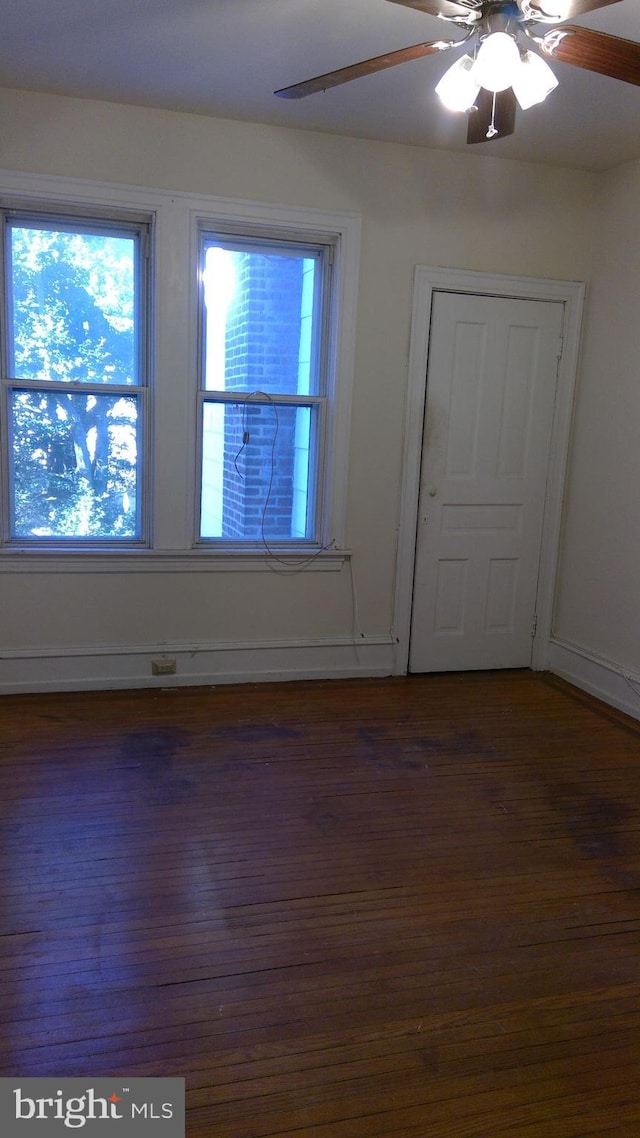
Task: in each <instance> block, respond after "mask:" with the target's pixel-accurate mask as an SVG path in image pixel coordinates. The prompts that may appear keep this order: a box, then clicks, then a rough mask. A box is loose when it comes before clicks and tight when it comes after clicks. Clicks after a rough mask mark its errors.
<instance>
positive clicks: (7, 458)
mask: <svg viewBox="0 0 640 1138" xmlns="http://www.w3.org/2000/svg"><path fill="white" fill-rule="evenodd" d="M2 220H3V225H2V242H3V258H2V261H3V304H2V313H3V316H2V409H1V416H0V418H1V421H2V431H3V444H4V445H3V448H2V449H3V456H4V457H3V478H2V483H3V502H2V519H3V522H2V525H3V534H2V537H3V540H4V543H5V544H6V545H9V546H12V545H13V546H20V547H25V548H33V547H38V548H60V547H63V548H79V547H81V548H92V547H96V546H103V547H104V546H118V547H123V546H125V547H126V546H136V545H142V544H144V543H145V541H146V540H147V534H146V527H147V519H146V517H145V511H144V509H143V501H144V499H145V487H144V485H143V481H144V462H143V456H144V450H145V435H146V419H147V406H146V402H147V395H148V393H147V351H146V344H147V329H146V320H145V312H146V308H147V305H146V291H147V285H146V278H145V271H144V265H145V264H146V258H145V255H144V254H145V243H146V239H147V224H146V223H144V222H141V221H139V220H133V219H131V218H129V219H126V218H125V219H124V220H122V219H114V218H112V217H110V218H101V217H91V216H88V215H87V214H86V212H85V213H79V214H77V215H71V214H64V213H61V214H57V213H53V212H51V211H49V212H44V211H39V210H33V211H30V210H20V209H5V210H4V211H3V214H2Z"/></svg>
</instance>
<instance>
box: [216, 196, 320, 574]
mask: <svg viewBox="0 0 640 1138" xmlns="http://www.w3.org/2000/svg"><path fill="white" fill-rule="evenodd" d="M211 246H214V247H220V248H226V249H229V250H231V251H234V252H236V251H243V252H250V253H251V252H261V251H265V250H269V251H271V252H273V253H276V254H277V253H278V252H282V253H284V254H286V252H287V251H291V252H293V251H295V253H297V254H300V255H304V253H305V252H307V253H309V255H310V256H313V257H314V258H315V259H316V260H317V263H318V264H319V266H320V269H321V271H320V273H319V274H318V277H317V278H316V280H315V281H314V301H313V304H314V314H315V312H316V309H317V308H318V309H319V313H318V319H317V322H316V323H315V327H314V342H313V347H312V358H313V372H314V375H315V377H316V383H315V390H312V391H311V392H310V393H309V394H291V393H286V392H278V391H274V390H273V389H272V388H269V390H267V391H264V392H263V391H260V390H259V389H258V390H254V391H249V390H247V391H245V392H243V391H241V390H232V389H231V390H225V389H224V388H211V387H207V386H206V378H207V377H206V362H205V350H206V327H205V325H206V305H205V295H204V294H205V288H204V274H203V263H204V254H205V251H206V249H207V247H211ZM335 251H336V238H335V237H329V236H327V235H324V236H323V237H322V238H319V237H318V235H317V234H313V235H312V237H311V238H310V236H309V234H308V233H307V232H306V231H304V232H300V231H292V230H290V229H285V230H282V229H279V228H275V227H274V228H270V229H269V228H265V227H264V226H259V227H255V228H253V229H251V228H247V227H242V226H235V227H230V226H221V225H219V224H218V225H215V226H213V225H212V224H211V223H210V222H209V221H207V220H205V219H202V218H201V219H200V220H199V222H198V260H197V266H196V267H197V274H198V395H197V425H196V440H197V442H196V498H195V507H196V510H195V519H194V545H195V547H196V548H201V549H210V550H212V551H216V552H218V553H229V552H231V553H235V552H257V553H263V554H264V553H265V552H267V553H275V554H277V555H278V556H279V555H280V554H287V553H294V554H295V553H305V554H307V555H315V554H317V553H319V552H321V551H322V550H323V549H324V548H326V547H327V546H328V544H329V542H330V541H331V537H330V536H329V523H328V519H327V517H326V511H325V502H326V498H327V494H326V483H327V479H328V477H329V476H330V472H329V470H328V465H329V464H328V462H327V438H328V434H329V431H330V421H331V415H332V408H331V403H330V394H329V386H330V351H329V332H330V324H331V312H332V309H331V304H332V285H333V271H332V270H333V264H334V259H335ZM331 386H332V388H333V389H334V390H335V383H333V384H332V385H331ZM207 404H213V405H218V406H224V405H231V406H234V407H238V408H242V407H246V406H248V405H249V404H251V405H259V406H270V407H273V408H275V409H276V414H277V408H287V407H300V408H304V407H308V408H310V409H312V422H313V427H312V431H311V434H312V436H313V437H312V445H311V448H310V449H311V450H312V451H313V452H314V461H313V463H311V462H310V465H309V482H310V486H311V489H310V493H309V501H308V503H307V509H308V510H309V504H311V505H312V523H311V525H309V523H308V526H307V528H308V530H310V534H309V536H305V537H304V538H303V537H293V536H292V537H289V538H276V537H272V536H271V535H269V533H268V531H267V532H266V533H265V532H264V530H263V532H262V535H261V538H225V537H206V536H203V535H202V532H201V509H202V495H203V434H204V408H205V406H206V405H207ZM263 520H264V515H263Z"/></svg>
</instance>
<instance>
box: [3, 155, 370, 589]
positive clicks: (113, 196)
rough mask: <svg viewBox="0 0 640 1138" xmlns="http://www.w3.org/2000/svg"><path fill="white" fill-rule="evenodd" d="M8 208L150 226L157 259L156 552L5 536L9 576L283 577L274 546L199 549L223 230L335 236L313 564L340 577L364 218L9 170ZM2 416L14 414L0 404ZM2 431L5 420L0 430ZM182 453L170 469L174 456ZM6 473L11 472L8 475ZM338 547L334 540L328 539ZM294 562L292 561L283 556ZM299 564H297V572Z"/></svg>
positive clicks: (150, 501)
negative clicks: (202, 378)
mask: <svg viewBox="0 0 640 1138" xmlns="http://www.w3.org/2000/svg"><path fill="white" fill-rule="evenodd" d="M0 206H2V207H3V208H4V207H7V208H14V207H16V208H18V209H20V210H32V209H34V210H40V211H43V212H45V213H48V212H58V213H61V214H64V215H68V214H72V215H73V216H77V217H78V218H82V217H88V218H93V217H95V216H96V215H98V216H99V217H100V218H101V219H107V218H109V217H113V218H114V219H115V220H121V219H126V218H129V219H131V220H140V221H144V222H146V223H148V224H149V227H150V236H149V245H148V248H147V254H148V256H150V258H151V262H150V265H148V268H147V271H148V282H149V298H148V300H149V313H148V328H147V340H148V353H149V354H148V367H149V396H150V398H151V399H152V402H151V407H150V413H149V416H148V421H147V424H146V427H147V437H146V440H145V445H146V452H147V454H146V458H147V463H148V477H147V516H148V545H146V546H144V547H143V546H135V547H131V546H130V547H127V548H125V547H123V546H122V545H120V546H119V547H117V548H115V547H114V546H113V545H109V546H108V547H105V548H99V547H96V546H95V545H93V546H91V547H90V548H89V547H87V546H86V545H85V546H84V547H80V546H75V547H74V548H73V549H72V550H70V549H68V548H61V547H59V546H58V547H43V546H40V545H39V546H37V547H26V546H25V545H18V544H16V545H11V546H8V545H6V544H2V542H1V541H0V574H2V573H13V572H16V571H19V572H21V573H25V572H26V573H45V574H47V573H72V574H86V573H90V574H93V573H97V574H101V573H108V572H122V573H138V572H141V573H148V572H152V573H156V572H158V573H185V572H186V573H196V574H197V573H211V572H223V573H226V572H237V571H242V572H272V570H273V566H272V564H271V562H270V560H269V558H268V557H267V556H266V555H265V552H264V550H238V551H236V552H234V551H232V550H219V549H211V548H203V547H201V546H198V545H196V544H195V542H194V533H195V528H194V526H195V521H194V519H195V518H196V507H195V497H196V494H195V485H196V471H197V468H196V465H195V464H196V412H195V402H196V398H197V391H198V359H197V356H198V329H197V320H198V315H197V314H198V298H197V274H196V273H195V272H194V265H196V264H197V233H198V224H199V221H200V219H203V220H204V221H205V222H206V224H207V225H210V226H213V227H216V228H218V227H229V229H230V230H232V231H235V230H236V229H237V227H238V226H243V227H247V228H250V229H251V231H252V232H254V233H256V232H258V230H259V229H260V227H263V228H264V229H265V230H267V231H268V232H269V233H273V232H274V230H277V231H280V232H285V231H287V230H289V231H291V230H294V231H295V232H297V233H304V234H305V238H306V239H310V240H314V239H315V238H317V239H318V240H323V239H325V240H326V239H328V240H332V241H335V246H334V250H335V252H334V264H333V288H332V297H331V319H330V327H329V339H328V352H329V368H328V371H327V377H328V383H329V385H330V387H329V395H330V398H331V400H332V407H333V415H332V423H331V428H330V430H328V431H327V434H326V442H325V454H326V462H327V477H326V483H325V491H324V492H325V501H324V503H323V509H324V516H325V518H326V519H327V530H328V533H329V534H330V535H331V540H330V548H328V549H325V550H323V551H322V552H319V553H318V554H317V555H316V556H314V558H313V560H312V561H307V562H305V566H304V567H305V569H306V570H308V571H311V572H314V573H315V572H326V571H329V572H333V571H339V570H340V569H341V567H342V565H343V564H344V562H345V560H346V559H348V558H349V557H350V551H349V549H348V548H347V547H346V544H345V522H346V509H347V489H348V465H349V443H350V421H351V402H352V390H353V379H354V366H355V341H356V321H357V311H358V289H359V266H360V243H361V230H362V219H361V217H360V215H359V214H357V213H355V212H351V211H346V210H334V209H321V208H318V207H308V206H299V205H285V204H276V203H273V202H262V201H256V200H254V201H251V200H245V199H242V198H239V197H234V198H231V197H220V196H215V195H212V194H210V193H208V194H202V193H197V192H196V193H194V192H187V191H180V190H173V189H159V188H157V187H155V188H154V187H148V186H131V185H121V184H118V183H113V182H96V181H90V180H86V179H78V178H68V177H61V176H58V175H49V174H38V173H28V172H23V171H20V172H18V171H10V170H0ZM0 414H1V415H2V416H3V417H4V413H3V411H2V409H1V408H0ZM0 426H1V424H0ZM172 449H173V450H176V452H177V454H178V457H177V458H176V459H175V460H173V461H172V463H171V468H170V469H169V463H168V462H167V461H166V455H167V453H168V452H169V451H171V450H172ZM0 477H2V473H0ZM327 544H329V542H328V543H327ZM283 559H284V558H283ZM299 564H300V561H299V557H298V558H294V559H292V561H291V567H292V569H294V570H297V568H298V567H299Z"/></svg>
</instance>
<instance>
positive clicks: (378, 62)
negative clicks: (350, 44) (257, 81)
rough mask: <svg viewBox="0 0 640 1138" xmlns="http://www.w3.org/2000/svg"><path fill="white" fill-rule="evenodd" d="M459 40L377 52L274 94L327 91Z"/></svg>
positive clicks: (292, 95)
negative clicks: (348, 65) (374, 54)
mask: <svg viewBox="0 0 640 1138" xmlns="http://www.w3.org/2000/svg"><path fill="white" fill-rule="evenodd" d="M459 42H460V41H459V40H430V41H428V42H427V43H416V44H414V45H413V47H402V48H400V50H399V51H390V52H388V53H387V55H376V56H375V57H374V58H373V59H365V60H363V62H362V63H352V64H351V66H350V67H340V68H339V69H338V71H328V72H327V74H326V75H317V76H316V78H315V79H305V80H304V82H302V83H294V84H293V86H291V87H282V88H281V89H280V90H279V91H274V94H275V95H279V96H280V98H281V99H302V98H304V96H305V95H315V94H316V92H317V91H327V90H328V89H329V87H338V86H339V85H340V84H341V83H350V82H351V80H352V79H361V78H362V76H363V75H375V73H376V71H384V70H385V68H386V67H396V66H397V65H398V64H399V63H410V62H411V60H413V59H423V58H424V56H425V55H436V54H437V53H438V52H440V51H447V49H448V48H450V47H455V46H456V43H459Z"/></svg>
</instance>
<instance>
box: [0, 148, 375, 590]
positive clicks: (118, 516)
mask: <svg viewBox="0 0 640 1138" xmlns="http://www.w3.org/2000/svg"><path fill="white" fill-rule="evenodd" d="M98 202H99V203H100V205H98V204H97V203H98ZM63 203H64V204H63ZM359 242H360V221H359V218H357V217H356V216H355V215H353V214H342V213H338V212H332V211H323V210H315V209H306V208H301V207H289V206H284V205H278V204H273V203H272V204H269V203H258V202H249V201H237V200H235V199H234V200H232V199H226V198H215V197H209V196H205V197H196V196H193V195H191V194H179V193H170V192H167V191H163V190H153V189H147V188H144V187H127V186H112V185H106V184H100V185H98V184H96V185H93V184H92V183H89V182H76V181H73V180H66V179H65V180H64V181H63V180H62V179H48V178H46V177H44V176H41V175H35V174H34V175H27V174H11V173H10V172H7V171H4V172H0V244H1V246H2V248H1V250H0V277H1V279H0V572H2V571H4V570H6V571H9V572H11V571H13V570H14V569H15V567H16V565H17V563H18V561H19V563H20V565H21V566H23V567H26V566H30V567H31V570H30V571H34V572H40V571H46V572H48V571H50V570H51V571H55V572H57V571H61V572H70V573H75V572H78V571H82V572H85V571H87V572H93V571H95V572H96V573H101V572H105V571H109V570H110V569H112V568H114V567H116V568H118V569H121V570H122V571H124V572H128V571H129V570H132V571H134V572H137V571H141V572H143V571H147V570H153V571H156V570H157V571H158V572H165V571H168V572H174V571H180V572H181V571H186V572H196V573H197V572H203V571H206V572H209V571H211V570H215V571H220V572H228V571H230V570H234V571H235V570H236V569H242V570H245V569H246V570H250V571H261V570H262V569H268V568H269V565H270V560H272V559H270V558H269V557H265V552H268V551H271V552H272V553H275V554H277V555H278V556H280V555H281V556H282V557H283V558H284V559H285V560H286V559H287V555H288V554H291V557H290V560H289V562H288V563H289V564H291V565H292V566H305V567H307V566H308V567H313V568H314V569H315V570H317V571H325V570H326V571H332V570H334V569H339V568H340V565H341V564H342V562H343V560H344V556H345V550H344V533H345V511H346V500H347V494H346V490H347V468H348V455H349V424H350V408H351V385H352V375H353V358H354V346H355V327H356V304H357V291H358V251H359Z"/></svg>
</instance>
